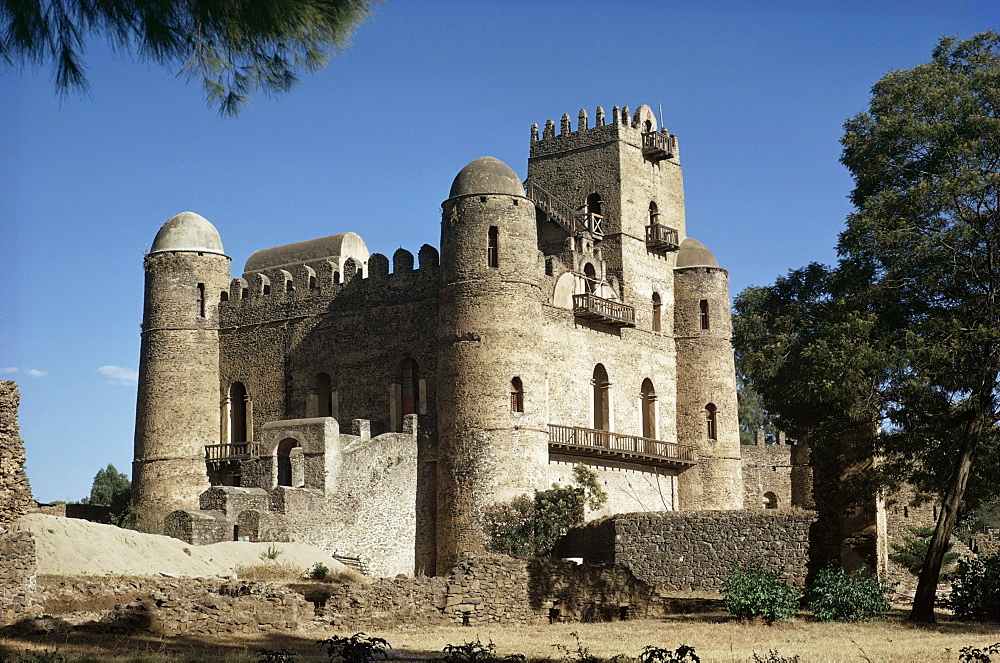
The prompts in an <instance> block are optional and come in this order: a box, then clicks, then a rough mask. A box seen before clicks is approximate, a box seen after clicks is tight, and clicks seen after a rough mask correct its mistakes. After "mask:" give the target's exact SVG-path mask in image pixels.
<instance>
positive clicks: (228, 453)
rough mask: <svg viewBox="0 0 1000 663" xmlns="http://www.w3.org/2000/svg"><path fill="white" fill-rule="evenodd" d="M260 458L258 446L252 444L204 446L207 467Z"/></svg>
mask: <svg viewBox="0 0 1000 663" xmlns="http://www.w3.org/2000/svg"><path fill="white" fill-rule="evenodd" d="M258 457H260V445H259V444H255V443H253V442H238V443H236V444H206V445H205V462H206V463H208V464H209V465H221V464H222V463H229V462H239V461H241V460H250V459H251V458H258Z"/></svg>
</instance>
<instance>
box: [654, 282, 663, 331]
mask: <svg viewBox="0 0 1000 663" xmlns="http://www.w3.org/2000/svg"><path fill="white" fill-rule="evenodd" d="M660 308H661V303H660V293H658V292H654V293H653V331H655V332H658V331H661V329H660Z"/></svg>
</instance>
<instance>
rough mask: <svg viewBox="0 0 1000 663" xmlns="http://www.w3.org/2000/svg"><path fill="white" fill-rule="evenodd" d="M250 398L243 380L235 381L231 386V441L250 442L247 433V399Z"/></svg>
mask: <svg viewBox="0 0 1000 663" xmlns="http://www.w3.org/2000/svg"><path fill="white" fill-rule="evenodd" d="M249 400H250V398H249V396H248V394H247V388H246V387H245V386H244V384H243V383H242V382H234V383H233V384H232V385H230V387H229V443H230V444H241V443H243V442H249V440H248V439H247V437H248V436H247V433H248V432H249V426H247V401H249Z"/></svg>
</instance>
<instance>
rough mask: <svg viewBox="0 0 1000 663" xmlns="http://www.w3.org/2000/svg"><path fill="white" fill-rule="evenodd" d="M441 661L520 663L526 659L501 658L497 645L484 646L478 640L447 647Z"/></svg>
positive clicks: (517, 655)
mask: <svg viewBox="0 0 1000 663" xmlns="http://www.w3.org/2000/svg"><path fill="white" fill-rule="evenodd" d="M441 660H442V661H444V662H445V663H519V662H522V661H524V660H525V658H524V656H523V655H522V654H510V655H509V656H504V657H503V658H500V657H499V656H497V648H496V645H494V644H493V643H492V642H489V643H487V644H485V645H484V644H483V643H482V642H480V641H479V639H478V638H477V639H476V641H475V642H466V643H465V644H464V645H445V646H444V657H443V658H442V659H441Z"/></svg>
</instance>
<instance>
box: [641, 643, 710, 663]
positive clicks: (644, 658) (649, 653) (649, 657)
mask: <svg viewBox="0 0 1000 663" xmlns="http://www.w3.org/2000/svg"><path fill="white" fill-rule="evenodd" d="M636 660H637V661H638V662H639V663H700V662H701V659H700V658H698V655H697V654H695V653H694V647H688V646H687V645H681V646H680V647H678V648H677V649H663V648H661V647H654V646H653V645H646V648H645V649H643V650H642V653H640V654H639V655H638V656H636Z"/></svg>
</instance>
